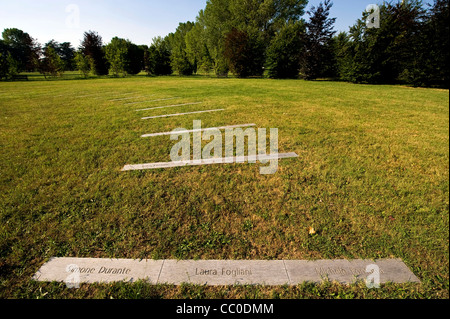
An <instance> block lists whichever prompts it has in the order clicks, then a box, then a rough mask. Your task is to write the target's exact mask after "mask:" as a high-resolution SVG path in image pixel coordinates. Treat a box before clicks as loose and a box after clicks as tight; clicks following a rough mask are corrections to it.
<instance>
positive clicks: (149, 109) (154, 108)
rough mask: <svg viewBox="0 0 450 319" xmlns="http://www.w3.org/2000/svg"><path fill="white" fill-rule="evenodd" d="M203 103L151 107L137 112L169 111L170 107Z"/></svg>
mask: <svg viewBox="0 0 450 319" xmlns="http://www.w3.org/2000/svg"><path fill="white" fill-rule="evenodd" d="M202 103H203V102H195V103H184V104H173V105H165V106H157V107H151V108H147V109H140V110H136V112H142V111H151V110H158V109H167V108H170V107H177V106H187V105H197V104H202Z"/></svg>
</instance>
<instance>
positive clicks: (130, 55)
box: [125, 40, 148, 75]
mask: <svg viewBox="0 0 450 319" xmlns="http://www.w3.org/2000/svg"><path fill="white" fill-rule="evenodd" d="M127 46H128V49H127V57H126V59H127V61H128V63H127V65H126V67H125V69H126V71H127V73H128V74H133V75H135V74H138V73H139V72H141V71H142V70H144V54H145V51H146V50H147V49H148V48H147V46H139V45H136V44H134V43H132V42H131V41H129V40H128V41H127Z"/></svg>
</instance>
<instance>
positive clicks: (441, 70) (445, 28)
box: [423, 0, 450, 88]
mask: <svg viewBox="0 0 450 319" xmlns="http://www.w3.org/2000/svg"><path fill="white" fill-rule="evenodd" d="M449 12H450V9H449V1H448V0H435V1H434V4H433V6H432V7H431V9H430V10H429V13H428V15H427V18H426V22H425V27H424V29H425V31H424V32H425V39H426V41H424V44H425V47H424V50H425V52H427V56H426V57H425V58H424V63H423V65H424V73H425V74H427V81H426V82H427V83H426V84H427V85H438V86H442V87H446V88H449V87H450V74H449V72H450V65H449V63H450V56H449V55H450V45H449V33H450V19H449Z"/></svg>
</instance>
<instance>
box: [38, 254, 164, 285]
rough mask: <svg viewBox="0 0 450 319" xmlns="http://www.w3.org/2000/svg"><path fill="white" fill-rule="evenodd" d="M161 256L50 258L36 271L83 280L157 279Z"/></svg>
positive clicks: (53, 277) (42, 278)
mask: <svg viewBox="0 0 450 319" xmlns="http://www.w3.org/2000/svg"><path fill="white" fill-rule="evenodd" d="M162 264H163V261H162V260H132V259H101V258H51V259H50V260H49V261H48V262H47V263H45V264H44V265H43V266H42V267H41V268H40V269H39V271H38V272H37V273H36V274H35V275H34V277H33V279H34V280H37V281H58V282H66V281H67V280H69V279H70V278H72V279H73V278H74V275H77V274H78V275H79V277H78V278H79V282H81V283H110V282H119V281H123V282H135V281H137V280H147V281H149V282H150V283H157V281H158V276H159V274H160V272H161V267H162Z"/></svg>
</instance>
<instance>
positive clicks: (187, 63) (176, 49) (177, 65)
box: [169, 21, 197, 75]
mask: <svg viewBox="0 0 450 319" xmlns="http://www.w3.org/2000/svg"><path fill="white" fill-rule="evenodd" d="M193 27H194V23H193V22H189V21H188V22H186V23H180V24H179V25H178V28H177V30H176V31H175V33H174V34H170V35H169V41H170V44H171V51H172V52H171V61H172V63H171V64H172V69H173V70H174V71H176V72H178V74H179V75H192V73H194V72H196V71H197V63H196V62H197V61H196V60H195V57H194V59H193V60H192V59H189V57H188V53H187V51H186V35H187V34H188V33H189V31H191V30H192V28H193Z"/></svg>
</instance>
